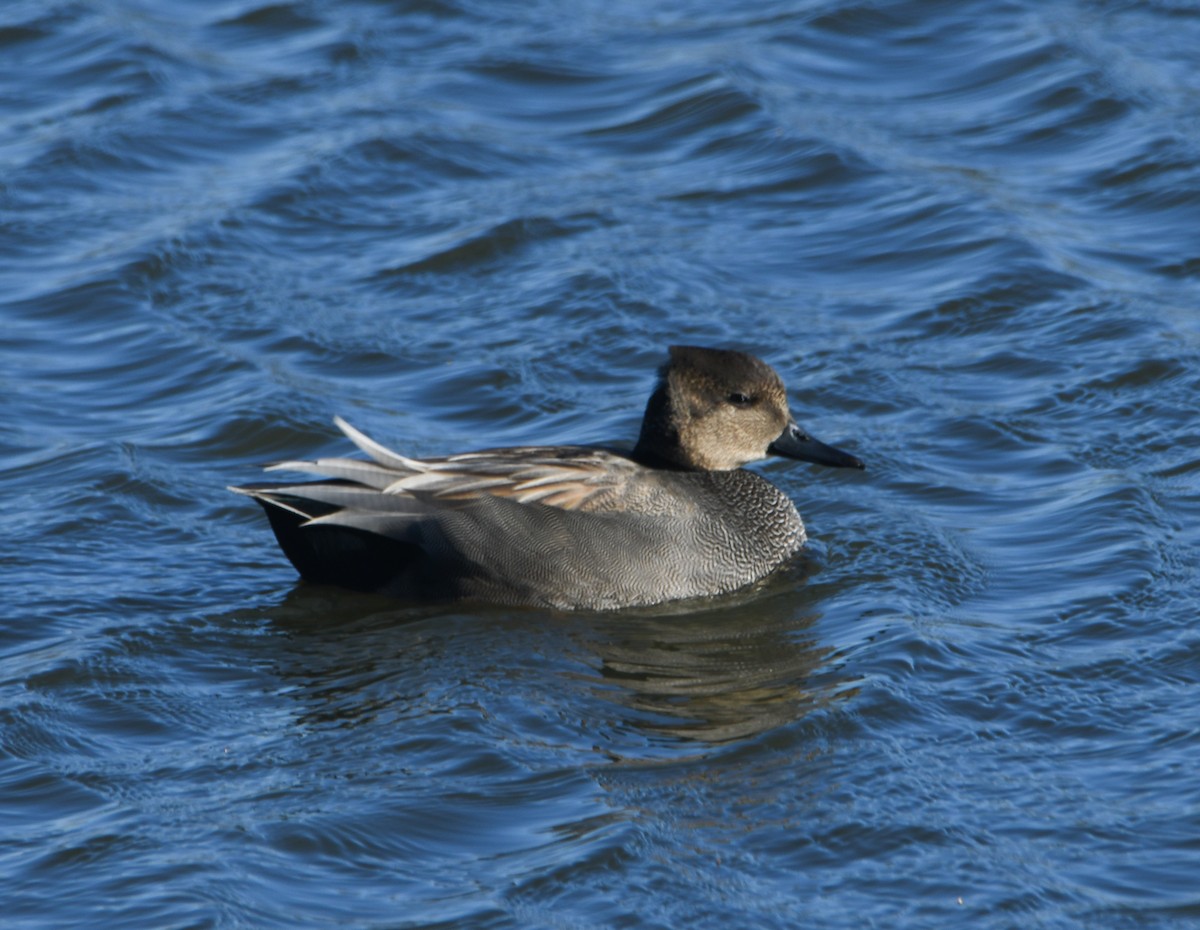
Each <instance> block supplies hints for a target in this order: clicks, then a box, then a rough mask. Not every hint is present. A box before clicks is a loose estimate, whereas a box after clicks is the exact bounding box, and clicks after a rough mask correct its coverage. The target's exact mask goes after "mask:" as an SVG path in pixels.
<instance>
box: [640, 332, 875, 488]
mask: <svg viewBox="0 0 1200 930" xmlns="http://www.w3.org/2000/svg"><path fill="white" fill-rule="evenodd" d="M633 454H634V457H635V458H637V459H639V460H641V461H644V462H646V463H647V464H654V465H660V466H667V467H673V468H683V469H688V470H692V471H727V470H729V469H732V468H740V467H741V466H743V465H745V464H747V463H748V462H754V461H757V460H759V459H764V458H766V457H767V456H768V455H784V456H788V457H790V458H798V459H803V460H805V461H810V462H817V463H820V464H823V465H833V466H842V467H852V468H862V467H863V464H862V462H860V461H859V460H858V459H856V458H855V457H854V456H852V455H848V454H846V453H845V452H840V451H839V450H837V449H833V448H831V447H830V446H826V445H825V444H824V443H820V442H817V441H816V440H815V439H812V438H811V437H810V436H808V435H807V434H806V433H804V431H803V430H801V429H800V428H799V427H798V426H796V423H795V421H794V420H793V419H792V416H791V412H790V411H789V409H788V401H787V392H786V390H785V389H784V387H783V381H782V380H781V379H780V377H779V375H778V374H776V373H775V369H773V368H772V367H771V366H770V365H768V364H767V363H766V362H764V361H762V360H761V359H758V358H755V357H754V356H753V355H747V354H746V353H745V352H734V351H731V350H729V349H706V348H701V347H699V346H671V348H670V361H669V362H668V363H667V364H666V365H664V366H663V367H662V368H661V369H660V370H659V382H658V384H657V386H656V387H655V389H654V393H653V394H652V395H651V397H650V402H649V403H648V404H647V405H646V415H645V417H644V418H643V419H642V431H641V435H640V436H639V437H638V442H637V446H636V447H635V449H634V453H633Z"/></svg>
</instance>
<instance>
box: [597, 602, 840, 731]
mask: <svg viewBox="0 0 1200 930" xmlns="http://www.w3.org/2000/svg"><path fill="white" fill-rule="evenodd" d="M757 593H758V597H754V596H751V595H747V596H745V597H741V598H738V599H737V600H736V601H730V600H729V599H724V600H723V601H722V602H721V603H720V605H719V606H710V607H709V609H707V610H702V611H696V612H692V613H689V614H687V615H675V616H667V615H663V614H659V615H651V616H646V615H641V616H631V615H613V616H611V617H604V618H601V619H600V620H599V621H598V622H597V623H596V624H595V627H594V630H593V632H592V633H590V634H589V635H587V636H586V637H585V638H584V641H585V644H586V646H587V648H588V649H589V651H591V652H593V653H594V655H595V657H596V659H597V660H598V663H599V676H600V677H599V680H598V681H597V682H596V684H597V686H598V687H597V688H596V691H597V692H598V693H600V694H602V695H604V696H605V697H606V698H607V699H608V700H610V701H612V702H615V703H617V704H619V705H621V706H623V707H625V708H627V709H628V710H630V711H633V714H632V715H631V720H632V722H633V723H634V724H635V725H636V726H637V727H638V728H639V729H642V730H645V731H647V732H648V733H650V734H652V735H658V736H669V737H675V738H679V739H686V740H700V741H704V742H707V743H714V744H715V743H727V742H730V741H733V740H739V739H744V738H747V737H751V736H755V735H757V734H760V733H763V732H766V731H768V730H772V729H774V728H776V727H779V726H782V725H785V724H788V723H791V722H793V721H795V720H797V719H799V718H800V717H803V716H804V715H806V714H808V713H810V712H811V711H812V710H814V709H815V708H817V707H819V706H822V705H824V704H825V703H827V702H828V701H829V700H830V699H831V698H832V696H833V695H834V694H835V693H836V692H837V690H838V689H837V687H836V683H835V682H833V681H830V680H829V679H830V677H831V676H828V675H822V674H821V670H822V667H823V666H824V665H825V664H826V662H827V660H828V659H829V656H830V654H831V652H832V649H831V648H830V647H829V646H822V645H820V644H819V643H817V642H816V640H815V639H814V638H813V637H811V636H810V635H807V634H806V631H807V630H809V629H810V628H811V627H812V625H813V623H814V622H815V621H816V619H817V618H818V616H819V614H818V613H817V612H816V611H815V610H809V611H806V610H805V608H804V607H803V605H798V604H797V600H796V597H795V588H790V590H788V591H787V592H786V593H780V594H777V595H775V596H773V597H772V596H763V592H761V591H760V592H757Z"/></svg>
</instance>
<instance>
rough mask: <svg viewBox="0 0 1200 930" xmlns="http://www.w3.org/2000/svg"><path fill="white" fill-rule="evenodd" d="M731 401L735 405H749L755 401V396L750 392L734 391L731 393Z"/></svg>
mask: <svg viewBox="0 0 1200 930" xmlns="http://www.w3.org/2000/svg"><path fill="white" fill-rule="evenodd" d="M729 402H730V403H731V404H733V405H734V406H735V407H749V406H750V405H751V404H753V403H754V398H753V397H751V396H750V395H749V394H743V393H742V392H741V391H734V392H733V393H732V394H730V395H729Z"/></svg>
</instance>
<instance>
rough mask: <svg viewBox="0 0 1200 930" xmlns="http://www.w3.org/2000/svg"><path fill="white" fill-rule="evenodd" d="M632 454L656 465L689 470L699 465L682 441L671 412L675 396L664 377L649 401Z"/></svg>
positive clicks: (646, 463) (648, 463) (642, 461)
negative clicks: (672, 397) (672, 399)
mask: <svg viewBox="0 0 1200 930" xmlns="http://www.w3.org/2000/svg"><path fill="white" fill-rule="evenodd" d="M632 458H633V459H634V460H635V461H637V462H640V463H641V464H643V465H649V466H650V467H652V468H677V469H682V470H686V471H692V470H694V468H695V466H694V465H692V463H691V462H689V461H688V459H687V456H686V455H684V452H683V447H682V445H681V444H680V441H679V429H678V428H677V427H676V425H675V421H674V419H673V417H672V415H671V399H670V397H669V392H668V390H667V384H666V381H665V380H664V381H660V382H659V383H658V386H657V387H656V388H655V389H654V393H653V394H651V395H650V400H649V401H648V402H647V404H646V413H645V415H643V417H642V431H641V433H639V434H638V441H637V445H636V446H634V447H633V452H632Z"/></svg>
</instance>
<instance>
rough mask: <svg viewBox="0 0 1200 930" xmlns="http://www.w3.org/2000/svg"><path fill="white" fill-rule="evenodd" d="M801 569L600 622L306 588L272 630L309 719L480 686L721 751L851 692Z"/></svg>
mask: <svg viewBox="0 0 1200 930" xmlns="http://www.w3.org/2000/svg"><path fill="white" fill-rule="evenodd" d="M802 571H803V569H801V568H796V569H794V570H792V571H791V572H789V573H788V574H789V575H790V576H791V577H788V578H784V579H782V580H780V579H778V578H777V579H776V580H775V581H774V582H773V583H772V584H770V585H769V586H764V587H759V588H756V589H752V590H750V591H747V592H745V593H744V594H741V595H738V596H734V597H725V598H721V599H717V600H714V601H707V602H701V603H691V604H678V605H671V606H664V607H660V608H656V609H654V610H653V611H639V612H636V613H633V612H616V613H612V614H588V615H583V614H562V613H547V612H545V611H538V610H519V611H515V612H514V611H510V610H500V609H495V610H488V609H484V610H482V611H475V610H472V611H458V612H453V613H451V612H448V611H446V610H445V609H444V608H443V609H438V608H432V607H425V608H407V609H405V608H400V609H397V608H396V607H395V602H394V601H386V600H383V599H381V598H373V597H365V596H356V595H349V594H346V593H345V592H340V591H337V589H328V588H324V589H323V588H318V587H315V586H303V585H302V586H300V587H298V588H297V589H296V591H295V592H293V594H292V595H291V596H290V597H288V598H287V599H286V600H285V601H284V602H283V603H281V604H279V605H277V608H276V610H275V611H274V612H273V613H274V617H273V621H274V624H275V626H276V627H277V628H278V629H281V630H286V631H288V632H289V633H291V634H292V637H291V644H290V648H289V649H288V650H287V654H288V658H289V660H290V661H287V662H283V661H281V663H280V665H281V668H280V670H281V671H286V674H287V677H288V678H290V679H292V680H293V681H297V680H299V681H301V682H303V686H302V687H301V688H299V689H297V691H296V692H295V694H296V696H298V697H299V696H302V695H303V696H306V698H307V702H308V703H309V704H310V706H309V707H308V711H307V713H306V714H305V715H304V719H305V720H306V721H307V722H310V723H312V722H322V721H324V722H330V720H331V719H336V720H338V721H339V722H340V723H341V725H353V724H356V723H359V722H363V719H365V718H370V717H372V716H374V714H375V713H377V712H378V710H379V704H380V702H382V703H384V704H387V705H389V706H392V707H394V708H395V707H396V703H397V702H399V703H400V704H401V705H404V704H405V703H406V701H407V699H411V698H415V699H416V700H417V701H418V703H420V702H421V701H428V700H430V697H431V695H437V694H440V693H443V692H445V691H447V690H448V689H450V690H455V691H458V692H462V691H463V690H464V689H468V690H474V691H478V692H479V694H478V695H477V697H476V699H477V700H478V701H479V702H480V704H481V705H486V704H487V703H489V699H488V698H487V696H486V695H487V694H488V693H494V692H498V691H500V690H504V691H505V692H506V694H507V695H508V697H509V698H512V697H514V696H516V695H515V693H514V692H515V691H516V690H521V691H523V692H524V694H525V698H526V699H527V700H528V701H529V702H530V705H531V706H533V705H537V704H541V703H543V702H545V701H558V702H560V703H562V705H563V707H564V708H565V707H566V706H569V705H572V704H573V705H576V706H577V710H578V712H579V714H580V715H581V716H583V717H584V718H585V719H587V718H590V719H592V720H593V722H594V723H597V724H599V721H600V720H606V721H607V722H608V723H607V725H602V728H603V729H608V727H609V726H611V727H614V728H615V730H616V731H622V730H623V731H625V732H630V731H636V732H640V733H642V734H643V736H646V737H649V738H650V739H651V740H652V741H656V742H657V741H660V740H662V739H664V738H665V739H667V740H670V741H672V742H673V741H675V740H685V741H688V742H703V743H709V744H723V743H729V742H731V741H736V740H740V739H745V738H748V737H753V736H756V735H758V734H761V733H764V732H767V731H770V730H772V729H774V728H777V727H780V726H785V725H787V724H790V723H793V722H795V721H796V720H798V719H800V718H802V717H804V716H805V715H807V714H808V713H810V712H812V711H813V710H814V709H816V708H819V707H821V706H824V705H825V704H827V703H828V702H829V701H830V700H831V699H832V698H833V697H835V696H836V695H837V694H838V693H841V690H842V689H840V688H839V685H838V683H837V681H836V675H835V674H832V673H831V672H830V671H829V670H827V669H826V668H825V666H826V665H827V663H828V660H829V657H830V655H831V653H832V649H831V647H829V646H827V645H822V644H820V643H819V642H818V641H817V639H816V638H815V637H814V636H813V635H811V634H810V633H809V632H808V631H809V630H810V629H811V627H812V626H813V624H814V623H815V621H816V620H817V619H818V617H819V612H818V611H817V609H816V608H815V606H812V604H811V602H808V601H807V599H806V598H804V597H803V594H802V592H803V591H804V590H805V587H804V585H803V584H802V583H800V582H802V580H803V579H802V578H799V577H797V576H798V575H799V574H800V573H801V572H802ZM798 594H800V595H801V596H800V597H799V598H798V596H797V595H798ZM280 658H281V659H282V658H283V657H282V656H281V657H280ZM441 678H445V683H444V684H443V685H442V686H439V685H438V680H439V679H441ZM505 681H507V682H508V684H507V686H505V687H503V688H501V683H502V682H505ZM455 683H457V684H455ZM452 686H453V687H452ZM381 689H382V690H381ZM509 689H512V690H509ZM597 701H598V702H600V704H599V706H597V705H596V702H597ZM589 704H590V705H592V706H591V707H590V708H588V707H587V705H589ZM604 707H608V708H609V710H608V711H605V710H604ZM397 710H398V711H399V708H397ZM614 711H615V713H614ZM399 712H401V713H404V714H405V715H407V714H408V713H416V714H418V715H419V714H420V713H421V711H420V709H419V708H418V707H412V708H408V709H407V710H406V711H399ZM594 735H596V736H599V734H594ZM600 742H601V743H604V742H606V740H604V739H603V738H602V737H600ZM618 742H620V740H618ZM611 748H612V749H614V750H615V751H617V752H618V753H619V754H623V751H622V750H620V749H617V747H615V746H614V747H611ZM625 748H626V749H627V748H628V747H625Z"/></svg>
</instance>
